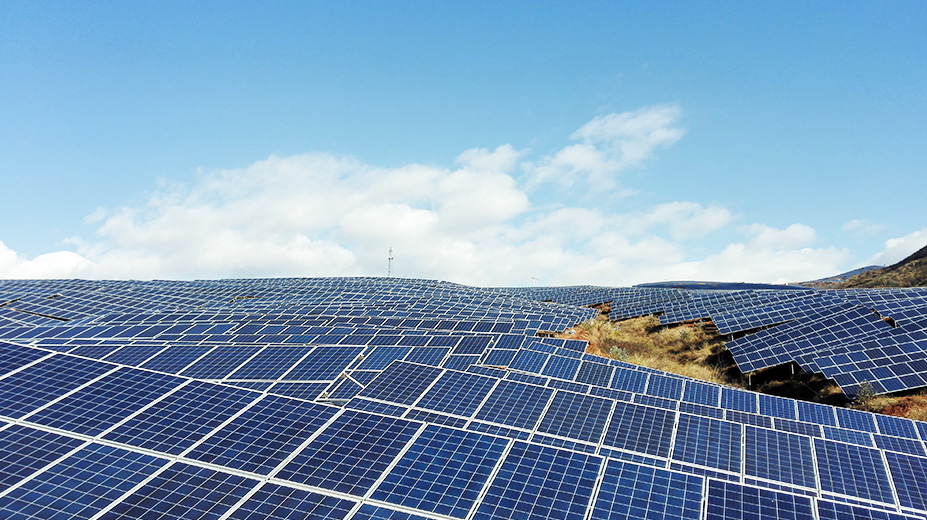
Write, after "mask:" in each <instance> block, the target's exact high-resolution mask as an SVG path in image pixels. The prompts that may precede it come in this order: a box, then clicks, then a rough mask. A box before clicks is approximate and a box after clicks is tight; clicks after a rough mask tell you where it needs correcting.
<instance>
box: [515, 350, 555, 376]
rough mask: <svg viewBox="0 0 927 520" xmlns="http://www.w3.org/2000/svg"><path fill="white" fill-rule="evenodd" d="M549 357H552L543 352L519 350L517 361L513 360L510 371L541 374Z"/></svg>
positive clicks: (516, 356)
mask: <svg viewBox="0 0 927 520" xmlns="http://www.w3.org/2000/svg"><path fill="white" fill-rule="evenodd" d="M548 357H550V355H549V354H545V353H543V352H535V351H533V350H519V351H518V354H516V355H515V359H514V360H512V364H510V365H509V369H511V370H521V371H523V372H531V373H534V374H539V373H540V372H541V369H542V368H543V367H544V364H545V363H546V362H547V358H548Z"/></svg>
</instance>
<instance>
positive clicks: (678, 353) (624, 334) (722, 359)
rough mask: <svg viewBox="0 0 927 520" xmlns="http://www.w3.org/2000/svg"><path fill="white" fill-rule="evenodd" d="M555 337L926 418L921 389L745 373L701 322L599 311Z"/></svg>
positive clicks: (828, 400)
mask: <svg viewBox="0 0 927 520" xmlns="http://www.w3.org/2000/svg"><path fill="white" fill-rule="evenodd" d="M558 336H559V337H564V338H569V339H581V340H586V341H588V342H589V346H588V347H587V349H586V352H587V353H589V354H594V355H597V356H602V357H607V358H611V359H617V360H619V361H624V362H627V363H632V364H635V365H639V366H645V367H650V368H655V369H658V370H663V371H666V372H670V373H673V374H679V375H682V376H686V377H691V378H694V379H699V380H701V381H708V382H711V383H718V384H723V385H728V386H734V387H739V388H749V389H752V390H756V391H758V392H762V393H766V394H770V395H778V396H781V397H788V398H792V399H801V400H804V401H812V402H818V403H824V404H830V405H834V406H849V407H853V408H856V409H858V410H865V411H868V412H875V413H883V414H887V415H896V416H899V417H907V418H910V419H916V420H920V421H924V420H927V391H922V392H920V393H917V394H913V395H905V396H874V395H871V394H867V393H866V392H861V394H860V395H859V396H857V399H856V400H853V401H850V400H848V399H847V398H846V396H845V395H844V394H843V392H842V391H841V390H840V387H838V386H837V385H836V383H834V381H832V380H829V379H826V378H825V377H824V376H822V375H821V374H807V373H804V372H802V371H801V370H800V369H796V370H791V368H790V367H789V366H786V365H783V366H779V367H772V368H769V369H766V370H762V371H760V372H757V373H755V374H753V377H752V378H749V379H748V378H745V377H743V375H742V374H741V372H740V370H738V369H737V366H736V364H735V363H734V360H733V358H732V357H731V355H730V354H729V353H728V352H727V347H726V346H725V343H724V341H723V339H722V337H721V336H720V335H718V334H717V333H715V332H712V331H711V327H707V326H705V324H704V323H695V324H688V325H683V326H678V327H661V326H660V322H659V320H658V319H657V318H656V317H653V316H647V317H642V318H634V319H630V320H624V321H620V322H610V321H609V320H608V318H606V317H605V316H604V315H601V316H599V317H598V318H596V319H594V320H588V321H585V322H583V323H580V324H579V325H577V326H576V327H573V328H572V329H570V330H568V331H566V332H565V333H563V334H559V335H558Z"/></svg>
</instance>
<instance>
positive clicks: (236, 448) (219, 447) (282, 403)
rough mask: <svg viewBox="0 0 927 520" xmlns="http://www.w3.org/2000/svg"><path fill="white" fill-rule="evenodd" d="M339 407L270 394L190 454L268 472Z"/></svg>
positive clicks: (247, 469) (199, 458)
mask: <svg viewBox="0 0 927 520" xmlns="http://www.w3.org/2000/svg"><path fill="white" fill-rule="evenodd" d="M337 410H338V409H337V408H334V407H330V406H323V405H319V404H314V403H307V402H305V401H296V400H294V399H287V398H285V397H278V396H275V395H267V396H266V397H264V399H262V400H261V401H259V402H258V403H257V404H255V405H254V406H252V407H251V408H249V409H248V410H246V411H245V412H244V413H243V414H241V415H240V416H238V417H236V418H235V419H234V420H233V421H232V422H231V423H229V424H228V425H226V426H225V427H223V428H222V429H221V430H219V431H218V432H216V433H214V434H213V435H211V436H209V437H208V438H207V439H206V440H205V441H204V442H203V443H202V444H200V445H198V446H197V447H196V448H195V449H194V450H193V451H191V452H190V453H189V454H188V455H187V457H189V458H191V459H196V460H201V461H203V462H209V463H212V464H217V465H220V466H228V467H230V468H236V469H240V470H243V471H250V472H253V473H261V474H267V473H269V472H270V471H271V470H272V469H274V468H275V467H276V466H277V465H278V464H280V463H281V462H282V461H283V460H284V459H286V458H287V457H288V456H289V455H290V453H292V451H293V450H294V449H296V447H297V446H299V445H300V444H302V442H303V441H304V440H306V439H307V438H309V436H311V435H312V434H313V433H315V431H316V430H318V429H319V427H321V426H322V425H323V424H325V422H326V421H328V419H330V418H331V417H332V416H333V415H334V414H335V412H336V411H337Z"/></svg>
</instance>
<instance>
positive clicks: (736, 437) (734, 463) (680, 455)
mask: <svg viewBox="0 0 927 520" xmlns="http://www.w3.org/2000/svg"><path fill="white" fill-rule="evenodd" d="M742 428H743V427H742V426H740V425H739V424H735V423H730V422H727V421H719V420H717V419H710V418H708V417H698V416H695V415H685V414H682V415H680V416H679V428H678V430H677V432H676V442H675V444H674V445H673V459H675V460H678V461H682V462H688V463H690V464H697V465H699V466H709V467H712V468H718V469H723V470H725V471H734V472H737V473H739V472H740V458H741V450H740V437H741V429H742Z"/></svg>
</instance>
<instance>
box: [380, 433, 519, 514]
mask: <svg viewBox="0 0 927 520" xmlns="http://www.w3.org/2000/svg"><path fill="white" fill-rule="evenodd" d="M509 442H510V441H509V440H508V439H503V438H500V437H491V436H488V435H483V434H480V433H476V432H468V431H463V430H453V429H449V428H445V427H441V426H436V425H429V426H427V427H426V428H425V430H424V431H422V433H421V434H420V435H419V436H418V438H416V439H415V441H413V442H412V444H411V445H410V446H409V448H408V449H407V450H406V452H405V453H404V454H403V455H402V456H401V457H400V459H399V460H398V461H397V462H396V464H395V465H394V466H393V468H392V469H391V470H390V471H389V473H387V474H386V477H385V479H383V481H382V482H380V483H379V485H378V486H377V488H376V489H375V490H374V492H373V493H372V494H371V495H370V498H371V499H373V500H382V501H385V502H390V503H395V504H398V505H401V506H405V507H411V508H415V509H420V510H423V511H429V512H432V513H437V514H440V515H446V516H451V517H455V518H466V517H467V516H468V514H469V512H470V509H471V508H472V507H473V505H474V504H475V503H476V500H477V498H478V497H479V495H480V492H481V490H482V489H483V486H484V485H485V483H486V482H487V481H488V480H489V477H490V475H491V473H492V471H493V468H495V467H496V463H497V462H498V461H499V459H500V458H501V457H502V455H503V452H504V451H505V448H506V447H507V445H508V443H509Z"/></svg>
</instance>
